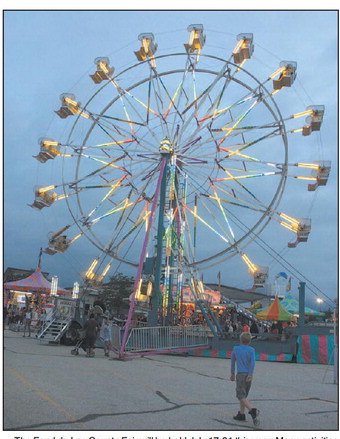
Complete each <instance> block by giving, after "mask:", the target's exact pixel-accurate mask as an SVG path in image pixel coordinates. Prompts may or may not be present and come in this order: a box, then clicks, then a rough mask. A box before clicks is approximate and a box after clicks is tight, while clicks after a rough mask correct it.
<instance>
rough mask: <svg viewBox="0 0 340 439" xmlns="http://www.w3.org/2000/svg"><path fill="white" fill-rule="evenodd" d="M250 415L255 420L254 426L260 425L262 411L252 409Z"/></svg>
mask: <svg viewBox="0 0 340 439" xmlns="http://www.w3.org/2000/svg"><path fill="white" fill-rule="evenodd" d="M249 414H250V416H251V417H252V419H253V424H254V425H259V423H260V420H259V414H260V410H257V409H256V408H252V409H251V410H250V411H249Z"/></svg>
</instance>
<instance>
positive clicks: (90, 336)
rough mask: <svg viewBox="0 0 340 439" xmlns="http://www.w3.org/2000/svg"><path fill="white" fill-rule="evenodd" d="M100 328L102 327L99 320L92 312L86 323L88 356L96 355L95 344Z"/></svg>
mask: <svg viewBox="0 0 340 439" xmlns="http://www.w3.org/2000/svg"><path fill="white" fill-rule="evenodd" d="M99 330H100V327H99V324H98V322H97V320H95V318H94V314H90V318H89V320H87V321H86V322H85V325H84V331H85V343H86V356H87V357H94V345H95V343H96V339H97V335H98V332H99Z"/></svg>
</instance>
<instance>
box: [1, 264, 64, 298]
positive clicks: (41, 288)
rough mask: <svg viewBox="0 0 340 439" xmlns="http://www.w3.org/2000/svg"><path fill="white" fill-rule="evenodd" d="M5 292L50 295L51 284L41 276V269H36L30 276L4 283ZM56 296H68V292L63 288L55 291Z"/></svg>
mask: <svg viewBox="0 0 340 439" xmlns="http://www.w3.org/2000/svg"><path fill="white" fill-rule="evenodd" d="M4 288H5V289H6V290H17V291H32V292H40V293H51V282H49V281H48V280H47V279H45V277H44V276H43V274H42V273H41V269H40V268H37V269H36V271H35V272H34V273H32V274H31V275H30V276H28V277H25V278H24V279H20V280H17V281H13V282H6V283H5V284H4ZM57 293H58V294H70V292H69V291H67V290H64V289H63V288H58V289H57Z"/></svg>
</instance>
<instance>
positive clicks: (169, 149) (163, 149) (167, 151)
mask: <svg viewBox="0 0 340 439" xmlns="http://www.w3.org/2000/svg"><path fill="white" fill-rule="evenodd" d="M159 153H160V154H161V155H172V154H173V153H174V147H173V144H172V143H171V142H170V139H169V137H164V139H163V140H162V141H161V143H160V146H159Z"/></svg>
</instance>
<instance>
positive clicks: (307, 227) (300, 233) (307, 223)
mask: <svg viewBox="0 0 340 439" xmlns="http://www.w3.org/2000/svg"><path fill="white" fill-rule="evenodd" d="M298 221H299V225H298V229H297V231H296V241H295V242H289V243H288V247H289V248H293V247H296V246H297V245H298V243H299V242H307V240H308V236H309V234H310V231H311V227H312V225H311V220H310V219H309V218H298Z"/></svg>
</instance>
